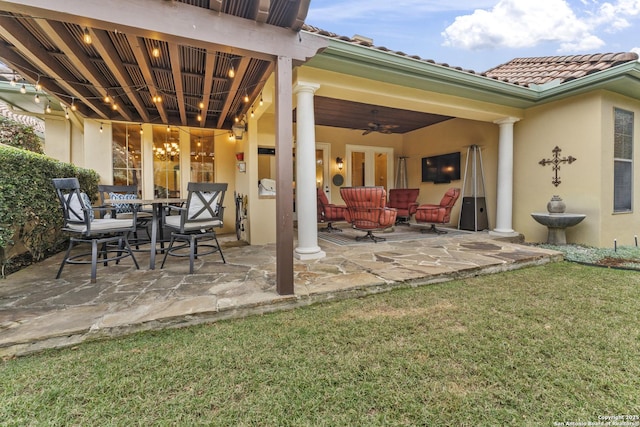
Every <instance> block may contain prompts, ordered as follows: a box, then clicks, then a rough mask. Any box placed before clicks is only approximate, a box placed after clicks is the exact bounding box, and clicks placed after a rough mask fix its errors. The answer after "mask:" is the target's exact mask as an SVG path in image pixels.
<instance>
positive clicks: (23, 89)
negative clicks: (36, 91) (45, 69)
mask: <svg viewBox="0 0 640 427" xmlns="http://www.w3.org/2000/svg"><path fill="white" fill-rule="evenodd" d="M20 93H27V87H26V86H25V85H24V83H23V84H22V87H21V88H20Z"/></svg>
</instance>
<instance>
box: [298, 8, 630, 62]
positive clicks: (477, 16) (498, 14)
mask: <svg viewBox="0 0 640 427" xmlns="http://www.w3.org/2000/svg"><path fill="white" fill-rule="evenodd" d="M305 22H306V23H307V24H309V25H313V26H316V27H319V28H322V29H323V30H327V31H331V32H334V33H337V34H339V35H343V36H349V37H352V36H353V35H355V34H360V35H363V36H366V37H369V38H372V39H373V43H374V45H375V46H384V47H387V48H389V49H391V50H394V51H402V52H405V53H407V54H409V55H418V56H420V57H421V58H424V59H433V60H434V61H436V62H438V63H447V64H449V65H451V66H459V67H463V68H465V69H472V70H475V71H478V72H481V71H485V70H487V69H489V68H491V67H494V66H496V65H500V64H502V63H504V62H507V61H509V60H510V59H513V58H518V57H525V56H555V55H574V54H585V53H604V52H628V51H635V52H638V53H640V0H609V1H600V0H346V1H344V0H342V1H341V0H311V6H310V8H309V13H308V14H307V19H306V20H305Z"/></svg>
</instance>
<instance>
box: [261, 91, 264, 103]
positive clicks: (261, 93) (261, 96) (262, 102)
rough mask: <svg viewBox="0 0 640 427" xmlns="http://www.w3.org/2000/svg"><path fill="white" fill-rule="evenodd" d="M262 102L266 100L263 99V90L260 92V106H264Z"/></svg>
mask: <svg viewBox="0 0 640 427" xmlns="http://www.w3.org/2000/svg"><path fill="white" fill-rule="evenodd" d="M262 104H264V101H262V92H260V106H261V107H262Z"/></svg>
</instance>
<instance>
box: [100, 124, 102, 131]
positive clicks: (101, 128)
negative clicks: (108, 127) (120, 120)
mask: <svg viewBox="0 0 640 427" xmlns="http://www.w3.org/2000/svg"><path fill="white" fill-rule="evenodd" d="M100 133H102V123H100Z"/></svg>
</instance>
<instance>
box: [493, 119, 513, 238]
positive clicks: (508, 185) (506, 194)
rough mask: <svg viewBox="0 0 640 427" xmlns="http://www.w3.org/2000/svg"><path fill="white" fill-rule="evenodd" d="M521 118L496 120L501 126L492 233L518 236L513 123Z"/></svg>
mask: <svg viewBox="0 0 640 427" xmlns="http://www.w3.org/2000/svg"><path fill="white" fill-rule="evenodd" d="M518 120H520V119H517V118H515V117H506V118H504V119H500V120H496V121H495V122H494V123H496V124H497V125H498V126H500V137H499V140H498V197H497V203H496V205H497V206H496V228H494V230H493V231H492V232H491V234H496V235H500V236H516V235H518V233H516V232H515V231H514V230H513V228H512V227H513V222H512V221H513V124H514V123H515V122H517V121H518Z"/></svg>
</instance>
